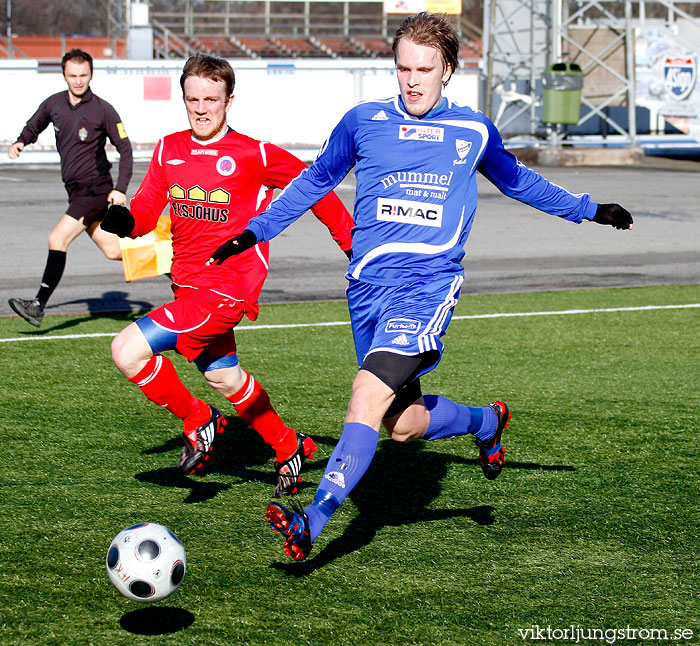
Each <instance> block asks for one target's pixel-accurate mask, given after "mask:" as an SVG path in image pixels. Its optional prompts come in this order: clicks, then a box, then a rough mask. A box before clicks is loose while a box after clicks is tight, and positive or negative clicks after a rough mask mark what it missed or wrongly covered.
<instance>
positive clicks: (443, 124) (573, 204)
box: [248, 95, 597, 285]
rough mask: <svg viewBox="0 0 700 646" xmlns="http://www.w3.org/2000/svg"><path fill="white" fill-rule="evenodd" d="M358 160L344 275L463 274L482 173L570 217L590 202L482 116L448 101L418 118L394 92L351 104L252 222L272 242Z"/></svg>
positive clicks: (388, 278)
mask: <svg viewBox="0 0 700 646" xmlns="http://www.w3.org/2000/svg"><path fill="white" fill-rule="evenodd" d="M353 166H355V176H356V179H357V192H356V196H355V205H354V219H355V228H354V230H353V244H352V250H353V255H352V262H351V264H350V266H349V268H348V278H349V279H357V280H363V281H366V282H369V283H373V284H378V285H394V284H400V283H404V282H406V281H411V280H419V279H420V278H422V277H425V276H435V275H438V274H441V273H463V271H464V270H463V267H462V265H461V262H460V261H461V259H462V257H463V255H464V244H465V242H466V240H467V237H468V236H469V231H470V229H471V226H472V221H473V219H474V213H475V211H476V206H477V186H476V178H475V172H476V171H477V170H479V171H480V172H481V173H483V175H484V176H485V177H486V178H488V179H489V180H490V181H491V182H492V183H493V184H494V185H495V186H496V187H497V188H498V189H499V190H500V191H501V192H502V193H503V194H505V195H507V196H509V197H512V198H515V199H517V200H520V201H521V202H524V203H525V204H528V205H530V206H533V207H535V208H538V209H541V210H543V211H545V210H546V212H547V213H550V214H552V215H556V216H559V217H562V218H564V219H567V220H571V221H573V222H577V223H578V222H581V221H582V220H583V219H587V220H592V219H593V216H594V215H595V212H596V207H597V205H596V204H595V203H594V202H591V201H590V196H589V195H588V194H573V193H570V192H569V191H567V190H565V189H563V188H561V187H559V186H557V185H555V184H552V183H551V182H549V181H548V180H546V179H545V178H543V177H542V176H541V175H539V174H538V173H536V172H534V171H532V170H530V169H529V168H527V167H525V166H524V165H522V164H521V163H520V162H518V160H517V159H516V158H515V156H514V155H513V154H511V153H510V152H508V151H507V150H506V149H505V148H504V146H503V142H502V140H501V137H500V135H499V133H498V130H497V129H496V127H495V126H494V125H493V123H492V122H491V121H490V120H489V119H488V118H487V117H486V116H484V115H483V114H482V113H480V112H476V111H474V110H472V109H471V108H469V107H466V106H460V105H458V104H456V103H454V102H452V101H450V100H449V99H447V98H443V100H442V101H441V103H440V104H439V105H438V106H436V107H435V108H434V109H433V110H431V111H430V112H429V113H428V114H427V115H425V116H423V117H422V118H417V117H414V116H412V115H410V114H409V113H408V112H407V111H406V110H405V109H404V107H403V103H402V101H401V98H400V96H399V95H397V96H395V97H392V98H389V99H386V100H382V101H368V102H364V103H360V104H358V105H357V106H355V107H354V108H352V109H351V110H349V111H348V112H347V113H346V114H345V115H344V117H343V118H342V119H341V121H340V122H339V123H338V125H337V126H336V127H335V129H334V130H333V132H332V133H331V136H330V137H329V139H328V140H327V141H326V143H325V144H324V145H323V147H322V148H321V151H320V152H319V156H318V157H317V159H316V161H315V162H314V164H313V165H312V166H311V167H310V168H309V169H308V170H305V171H304V172H303V173H302V174H301V175H300V176H299V177H298V178H297V179H296V180H295V181H294V182H292V184H290V185H289V186H288V187H287V188H286V189H285V190H284V191H283V192H282V193H281V194H280V196H279V197H278V198H277V199H276V200H274V201H273V202H272V204H271V205H270V206H269V207H268V209H267V210H266V211H265V212H263V213H261V214H260V215H259V216H258V217H256V218H254V219H253V220H251V221H250V223H249V225H248V228H249V229H250V230H251V231H252V232H253V233H254V234H255V235H256V237H257V238H258V240H270V239H271V238H273V237H274V236H276V235H277V234H278V233H279V232H280V231H282V230H283V229H284V228H286V227H287V226H288V225H289V224H291V223H292V222H293V221H294V220H295V219H296V218H298V217H299V216H300V215H301V214H302V213H303V212H304V211H306V209H307V208H308V207H309V205H311V204H313V203H314V202H316V201H317V200H318V199H319V197H320V196H322V195H324V194H325V193H327V192H328V191H330V190H332V189H333V188H335V186H336V185H337V184H338V183H339V182H340V181H341V180H342V179H343V178H344V177H345V175H346V174H347V173H348V172H349V171H350V169H351V168H352V167H353Z"/></svg>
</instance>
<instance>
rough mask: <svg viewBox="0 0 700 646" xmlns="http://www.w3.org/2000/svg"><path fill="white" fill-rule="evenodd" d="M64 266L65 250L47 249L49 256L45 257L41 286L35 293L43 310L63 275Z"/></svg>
mask: <svg viewBox="0 0 700 646" xmlns="http://www.w3.org/2000/svg"><path fill="white" fill-rule="evenodd" d="M65 267H66V252H65V251H56V250H55V249H49V257H48V258H47V259H46V267H45V268H44V276H43V277H42V279H41V287H39V291H38V292H37V294H36V298H37V300H38V301H39V305H40V306H41V309H42V310H43V309H44V307H46V303H47V302H48V300H49V298H51V294H53V290H54V289H56V287H58V283H60V282H61V276H63V270H64V269H65Z"/></svg>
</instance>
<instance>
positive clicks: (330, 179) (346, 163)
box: [247, 111, 355, 242]
mask: <svg viewBox="0 0 700 646" xmlns="http://www.w3.org/2000/svg"><path fill="white" fill-rule="evenodd" d="M351 112H352V111H351ZM353 121H354V118H353V116H352V115H351V113H348V114H346V115H345V116H344V117H343V118H342V119H341V121H340V123H338V125H337V126H336V127H335V128H334V129H333V132H332V133H331V136H330V137H329V138H328V140H327V141H326V142H325V143H324V144H323V146H322V147H321V150H320V151H319V154H318V157H316V161H314V163H313V164H311V166H310V167H309V168H307V169H305V170H303V171H302V172H301V174H300V175H299V176H298V177H297V178H296V179H294V180H293V181H292V182H291V183H290V184H289V185H288V186H287V187H286V188H285V189H284V190H283V191H282V192H281V193H280V195H279V196H278V197H277V198H275V199H274V200H273V201H272V202H271V203H270V206H268V207H267V210H265V211H263V212H262V213H260V214H258V215H257V216H255V217H254V218H253V219H252V220H250V222H248V226H247V228H248V229H250V230H251V231H252V232H253V233H254V234H255V237H256V238H257V239H258V241H259V242H264V241H267V240H271V239H272V238H274V237H275V236H276V235H278V234H279V233H281V232H282V231H284V230H285V229H286V228H287V227H288V226H290V225H291V224H292V223H293V222H295V221H296V220H298V219H299V217H301V216H302V215H303V214H304V213H306V211H307V210H308V209H310V208H311V207H312V206H313V205H314V204H316V202H318V201H319V200H320V199H321V198H322V197H323V196H324V195H326V194H327V193H330V192H331V191H332V190H333V189H334V188H335V187H336V186H337V185H338V184H340V182H341V181H342V179H343V178H344V177H345V176H346V175H347V174H348V171H349V170H350V169H351V168H352V167H353V166H354V165H355V142H354V139H353V135H352V130H353V129H352V128H351V123H352V122H353Z"/></svg>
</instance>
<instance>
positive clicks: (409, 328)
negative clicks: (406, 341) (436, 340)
mask: <svg viewBox="0 0 700 646" xmlns="http://www.w3.org/2000/svg"><path fill="white" fill-rule="evenodd" d="M420 326H421V323H420V321H416V320H415V319H390V320H388V321H387V323H386V327H385V328H384V331H385V332H387V333H389V334H391V333H394V332H395V333H399V332H400V333H401V334H418V332H419V331H420Z"/></svg>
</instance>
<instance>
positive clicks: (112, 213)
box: [100, 204, 136, 238]
mask: <svg viewBox="0 0 700 646" xmlns="http://www.w3.org/2000/svg"><path fill="white" fill-rule="evenodd" d="M135 224H136V221H135V220H134V216H133V215H131V211H129V209H127V208H126V207H125V206H118V205H117V204H110V205H109V208H108V209H107V213H105V216H104V218H103V220H102V222H101V223H100V226H101V227H102V228H103V229H104V230H105V231H109V232H110V233H116V234H117V235H118V236H119V237H120V238H126V236H128V235H129V234H130V233H131V232H132V231H133V230H134V225H135Z"/></svg>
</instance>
